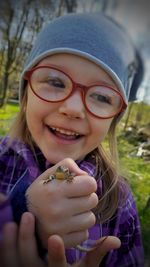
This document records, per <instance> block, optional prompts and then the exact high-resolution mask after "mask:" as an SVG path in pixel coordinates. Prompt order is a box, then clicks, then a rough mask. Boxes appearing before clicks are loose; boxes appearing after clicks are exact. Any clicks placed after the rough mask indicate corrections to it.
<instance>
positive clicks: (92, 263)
mask: <svg viewBox="0 0 150 267" xmlns="http://www.w3.org/2000/svg"><path fill="white" fill-rule="evenodd" d="M103 241H104V242H103ZM120 245H121V242H120V240H119V238H117V237H115V236H108V237H107V238H106V239H105V237H104V238H101V239H100V244H99V246H98V247H97V248H96V249H94V250H93V251H90V252H88V253H87V255H86V257H85V258H84V260H83V261H84V265H82V267H83V266H85V267H98V266H99V265H100V263H101V262H102V260H103V258H104V256H105V255H106V254H107V253H108V252H109V251H110V250H112V249H118V248H119V247H120Z"/></svg>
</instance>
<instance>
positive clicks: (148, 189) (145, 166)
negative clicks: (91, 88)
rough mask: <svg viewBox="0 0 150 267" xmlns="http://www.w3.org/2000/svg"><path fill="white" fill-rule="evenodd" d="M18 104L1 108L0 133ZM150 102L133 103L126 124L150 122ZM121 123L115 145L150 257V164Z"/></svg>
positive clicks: (146, 254)
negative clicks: (138, 117) (134, 202)
mask: <svg viewBox="0 0 150 267" xmlns="http://www.w3.org/2000/svg"><path fill="white" fill-rule="evenodd" d="M18 110H19V107H18V105H15V104H13V105H12V104H11V105H10V104H8V105H6V106H5V107H4V108H3V109H0V136H3V135H5V134H6V133H7V132H8V129H9V127H10V124H11V122H12V119H13V118H14V117H15V115H16V113H17V112H18ZM137 113H140V116H141V118H140V121H138V122H137ZM149 114H150V106H148V105H144V104H143V103H142V104H134V105H133V107H132V112H131V116H130V120H129V123H128V126H130V125H135V124H136V123H138V127H140V126H141V125H143V124H146V123H147V124H148V123H150V118H149ZM125 119H126V117H125V118H124V119H123V122H122V123H121V124H120V128H119V131H118V147H119V158H120V159H121V166H122V169H123V173H124V175H125V176H126V177H127V178H128V181H129V183H130V185H131V188H132V190H133V194H134V197H135V199H136V203H137V208H138V212H139V218H140V222H141V227H142V236H143V244H144V250H145V256H146V258H148V259H149V248H150V226H149V222H150V207H149V208H148V209H145V207H146V203H147V200H148V197H149V196H150V164H149V163H148V162H146V161H144V160H143V159H142V158H138V157H136V156H135V155H136V151H137V147H138V141H137V140H136V138H135V137H134V135H132V136H131V137H130V138H129V137H127V136H126V135H125V132H124V130H123V127H124V121H125Z"/></svg>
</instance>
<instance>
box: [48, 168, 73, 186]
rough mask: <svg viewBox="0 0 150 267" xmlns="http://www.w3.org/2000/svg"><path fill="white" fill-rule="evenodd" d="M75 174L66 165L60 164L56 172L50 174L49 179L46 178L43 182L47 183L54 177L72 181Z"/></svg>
mask: <svg viewBox="0 0 150 267" xmlns="http://www.w3.org/2000/svg"><path fill="white" fill-rule="evenodd" d="M74 176H75V174H74V173H71V172H70V171H69V169H68V168H67V167H65V166H58V168H57V169H56V172H55V173H54V174H51V175H49V177H48V178H47V179H45V180H44V182H43V184H47V183H49V182H51V181H52V180H54V179H57V180H66V181H67V182H69V183H70V182H72V180H73V178H74Z"/></svg>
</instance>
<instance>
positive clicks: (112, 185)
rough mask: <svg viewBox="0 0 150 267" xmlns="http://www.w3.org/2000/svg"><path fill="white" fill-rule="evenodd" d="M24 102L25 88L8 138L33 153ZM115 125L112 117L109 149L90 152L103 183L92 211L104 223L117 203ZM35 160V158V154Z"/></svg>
mask: <svg viewBox="0 0 150 267" xmlns="http://www.w3.org/2000/svg"><path fill="white" fill-rule="evenodd" d="M26 104H27V90H25V93H24V96H23V98H22V102H21V105H20V112H19V113H18V114H17V117H16V119H15V120H14V122H13V125H12V127H11V129H10V132H9V134H10V140H11V141H12V140H14V139H16V138H17V139H19V140H21V141H22V142H24V143H25V144H28V145H29V146H30V147H31V149H32V151H33V153H34V155H35V151H34V142H33V140H32V136H31V134H30V132H29V129H28V126H27V122H26V116H25V114H26V113H25V110H26ZM116 125H117V118H114V120H113V122H112V124H111V127H110V130H109V133H108V143H109V151H107V152H106V149H104V148H103V146H102V144H100V146H99V147H98V148H96V149H95V150H94V151H92V152H91V153H92V155H94V157H95V160H96V167H97V175H96V180H97V179H98V178H99V177H100V178H101V181H102V184H103V186H102V188H103V191H102V194H101V196H100V199H99V203H98V205H97V207H96V208H95V209H94V210H93V211H94V213H95V214H97V217H98V220H99V221H100V222H101V223H104V222H106V221H107V220H108V219H110V218H111V217H112V216H113V215H114V214H115V211H116V210H117V208H118V205H119V191H120V176H119V168H118V153H117V144H116V143H117V142H116V133H115V132H116ZM112 159H113V160H112ZM35 160H37V159H36V155H35ZM122 197H123V195H122ZM124 197H125V194H124ZM124 199H125V198H124Z"/></svg>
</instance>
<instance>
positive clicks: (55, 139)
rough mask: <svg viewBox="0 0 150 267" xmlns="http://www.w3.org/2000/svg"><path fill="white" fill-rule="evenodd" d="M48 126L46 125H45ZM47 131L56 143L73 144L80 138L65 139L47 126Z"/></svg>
mask: <svg viewBox="0 0 150 267" xmlns="http://www.w3.org/2000/svg"><path fill="white" fill-rule="evenodd" d="M47 128H48V127H47ZM48 132H49V134H50V136H51V138H53V140H54V141H55V142H56V143H58V144H65V145H71V144H75V143H77V142H79V141H80V140H81V138H82V137H80V138H78V139H74V140H69V139H65V138H63V137H61V136H57V135H55V134H53V133H52V132H51V131H50V130H49V128H48Z"/></svg>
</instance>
